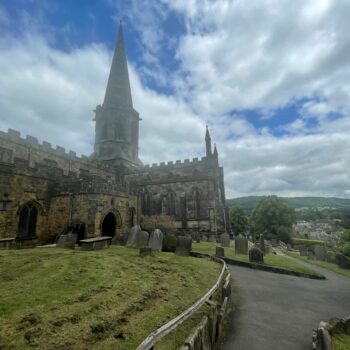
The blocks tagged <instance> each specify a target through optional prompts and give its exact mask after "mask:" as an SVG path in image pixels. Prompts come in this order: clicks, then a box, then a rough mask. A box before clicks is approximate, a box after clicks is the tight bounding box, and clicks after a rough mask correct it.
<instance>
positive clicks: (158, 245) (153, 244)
mask: <svg viewBox="0 0 350 350" xmlns="http://www.w3.org/2000/svg"><path fill="white" fill-rule="evenodd" d="M163 236H164V235H163V232H162V231H161V230H159V229H155V230H154V231H153V232H152V233H151V236H150V238H149V241H148V246H149V247H150V248H152V250H153V251H157V252H161V251H162V247H163Z"/></svg>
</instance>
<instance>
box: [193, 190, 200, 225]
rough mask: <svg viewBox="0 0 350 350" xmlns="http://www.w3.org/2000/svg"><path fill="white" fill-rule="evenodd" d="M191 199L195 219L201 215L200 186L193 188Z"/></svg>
mask: <svg viewBox="0 0 350 350" xmlns="http://www.w3.org/2000/svg"><path fill="white" fill-rule="evenodd" d="M191 200H192V209H193V216H194V218H195V219H199V217H200V211H201V208H200V193H199V190H198V188H196V187H195V188H193V189H192V193H191Z"/></svg>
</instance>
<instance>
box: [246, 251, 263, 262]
mask: <svg viewBox="0 0 350 350" xmlns="http://www.w3.org/2000/svg"><path fill="white" fill-rule="evenodd" d="M249 261H250V262H251V263H258V264H263V263H264V253H263V252H262V251H261V250H260V249H259V248H257V247H253V248H252V249H250V250H249Z"/></svg>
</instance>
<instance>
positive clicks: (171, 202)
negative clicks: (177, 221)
mask: <svg viewBox="0 0 350 350" xmlns="http://www.w3.org/2000/svg"><path fill="white" fill-rule="evenodd" d="M168 215H170V216H175V193H174V192H172V191H170V192H169V193H168Z"/></svg>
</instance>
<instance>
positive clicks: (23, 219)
mask: <svg viewBox="0 0 350 350" xmlns="http://www.w3.org/2000/svg"><path fill="white" fill-rule="evenodd" d="M37 219H38V208H37V207H36V206H35V205H33V204H31V203H27V204H24V205H23V206H22V207H21V208H20V210H19V220H18V230H17V238H18V239H33V238H37V236H36V222H37Z"/></svg>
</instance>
